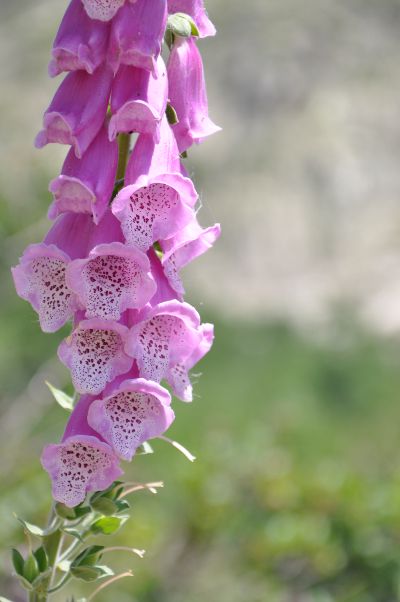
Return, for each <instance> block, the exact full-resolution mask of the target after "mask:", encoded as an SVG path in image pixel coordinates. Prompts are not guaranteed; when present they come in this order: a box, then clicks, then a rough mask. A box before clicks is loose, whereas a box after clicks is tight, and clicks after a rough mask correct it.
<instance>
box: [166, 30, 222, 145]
mask: <svg viewBox="0 0 400 602" xmlns="http://www.w3.org/2000/svg"><path fill="white" fill-rule="evenodd" d="M167 72H168V82H169V100H170V102H171V104H172V106H173V107H174V109H175V111H176V114H177V116H178V120H179V121H178V123H176V124H174V125H173V126H172V129H173V132H174V134H175V138H176V141H177V143H178V148H179V151H180V152H181V153H182V152H183V151H185V150H186V149H188V148H189V147H190V146H192V144H193V143H197V144H198V143H200V142H202V141H203V140H204V138H206V137H207V136H210V135H211V134H215V133H216V132H219V131H220V129H221V128H220V127H219V126H217V125H215V123H214V122H213V121H211V119H210V118H209V116H208V100H207V92H206V84H205V80H204V71H203V62H202V60H201V55H200V52H199V51H198V48H197V46H196V42H195V40H194V38H193V37H192V36H191V37H189V38H181V37H176V38H175V42H174V45H173V47H172V50H171V54H170V56H169V60H168V66H167Z"/></svg>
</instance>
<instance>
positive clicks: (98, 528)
mask: <svg viewBox="0 0 400 602" xmlns="http://www.w3.org/2000/svg"><path fill="white" fill-rule="evenodd" d="M127 518H128V517H126V516H124V517H121V518H119V517H117V516H104V517H103V518H99V519H98V520H96V521H95V522H94V523H93V524H92V525H91V527H90V530H91V531H92V533H95V534H96V535H98V534H102V535H112V534H113V533H115V532H116V531H118V529H119V528H120V527H121V526H122V525H123V523H124V522H125V521H126V519H127Z"/></svg>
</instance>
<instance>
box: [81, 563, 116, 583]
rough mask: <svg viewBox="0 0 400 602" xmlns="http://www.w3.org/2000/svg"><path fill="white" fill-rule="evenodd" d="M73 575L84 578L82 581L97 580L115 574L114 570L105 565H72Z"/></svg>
mask: <svg viewBox="0 0 400 602" xmlns="http://www.w3.org/2000/svg"><path fill="white" fill-rule="evenodd" d="M71 575H73V576H74V577H75V578H76V579H82V581H96V579H101V578H102V577H109V576H112V575H114V571H113V570H112V569H110V568H109V567H108V566H104V565H97V566H77V567H71Z"/></svg>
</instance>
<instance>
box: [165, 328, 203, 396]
mask: <svg viewBox="0 0 400 602" xmlns="http://www.w3.org/2000/svg"><path fill="white" fill-rule="evenodd" d="M199 330H200V333H201V338H200V342H199V344H198V345H197V347H196V348H195V349H194V351H193V353H192V354H191V355H190V356H189V357H187V358H186V359H185V360H183V361H180V362H176V363H175V364H173V365H172V366H171V367H170V368H169V370H168V375H167V381H168V382H169V384H170V385H171V387H172V390H173V392H174V394H175V395H176V396H177V397H179V399H181V400H182V401H192V400H193V389H192V384H191V382H190V378H189V370H191V369H192V368H193V366H194V365H195V364H197V362H199V361H200V360H201V359H202V358H203V357H204V356H205V355H206V353H208V352H209V351H210V349H211V346H212V344H213V340H214V326H213V325H212V324H202V325H201V326H200V329H199Z"/></svg>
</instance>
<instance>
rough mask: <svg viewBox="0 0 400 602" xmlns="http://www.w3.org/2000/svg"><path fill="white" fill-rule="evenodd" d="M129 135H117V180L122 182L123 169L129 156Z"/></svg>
mask: <svg viewBox="0 0 400 602" xmlns="http://www.w3.org/2000/svg"><path fill="white" fill-rule="evenodd" d="M130 138H131V136H130V134H119V135H118V168H117V178H116V179H117V180H122V179H123V178H124V176H125V168H126V164H127V162H128V156H129V144H130Z"/></svg>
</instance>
